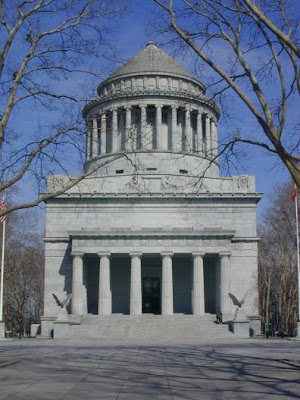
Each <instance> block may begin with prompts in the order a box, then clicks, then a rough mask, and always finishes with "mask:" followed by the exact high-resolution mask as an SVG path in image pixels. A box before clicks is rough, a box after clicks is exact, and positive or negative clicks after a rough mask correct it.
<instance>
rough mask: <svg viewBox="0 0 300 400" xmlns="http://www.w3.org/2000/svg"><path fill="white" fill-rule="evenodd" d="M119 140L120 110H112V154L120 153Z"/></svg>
mask: <svg viewBox="0 0 300 400" xmlns="http://www.w3.org/2000/svg"><path fill="white" fill-rule="evenodd" d="M118 147H119V138H118V110H117V109H116V108H113V109H112V152H113V153H116V152H117V151H119V148H118Z"/></svg>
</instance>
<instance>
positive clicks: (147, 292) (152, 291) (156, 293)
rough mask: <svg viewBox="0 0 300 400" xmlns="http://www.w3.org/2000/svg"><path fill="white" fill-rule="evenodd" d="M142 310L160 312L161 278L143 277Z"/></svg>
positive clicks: (153, 312)
mask: <svg viewBox="0 0 300 400" xmlns="http://www.w3.org/2000/svg"><path fill="white" fill-rule="evenodd" d="M142 312H143V313H151V314H160V313H161V306H160V278H143V301H142Z"/></svg>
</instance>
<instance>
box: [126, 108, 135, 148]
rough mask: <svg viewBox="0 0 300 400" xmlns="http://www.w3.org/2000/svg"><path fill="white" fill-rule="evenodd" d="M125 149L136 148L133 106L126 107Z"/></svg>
mask: <svg viewBox="0 0 300 400" xmlns="http://www.w3.org/2000/svg"><path fill="white" fill-rule="evenodd" d="M125 112H126V114H125V150H135V149H134V148H133V142H134V140H133V130H132V129H131V107H130V106H127V107H125Z"/></svg>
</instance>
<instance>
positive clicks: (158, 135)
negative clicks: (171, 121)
mask: <svg viewBox="0 0 300 400" xmlns="http://www.w3.org/2000/svg"><path fill="white" fill-rule="evenodd" d="M155 107H156V124H155V134H156V148H157V150H161V149H162V137H161V120H162V106H160V105H157V106H155Z"/></svg>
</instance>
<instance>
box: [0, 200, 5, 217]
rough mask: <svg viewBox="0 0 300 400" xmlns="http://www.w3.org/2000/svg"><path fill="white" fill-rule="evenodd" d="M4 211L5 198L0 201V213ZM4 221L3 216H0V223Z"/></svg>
mask: <svg viewBox="0 0 300 400" xmlns="http://www.w3.org/2000/svg"><path fill="white" fill-rule="evenodd" d="M4 209H5V198H4V197H3V198H2V200H0V211H2V210H4ZM4 220H5V215H1V216H0V222H3V221H4Z"/></svg>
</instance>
